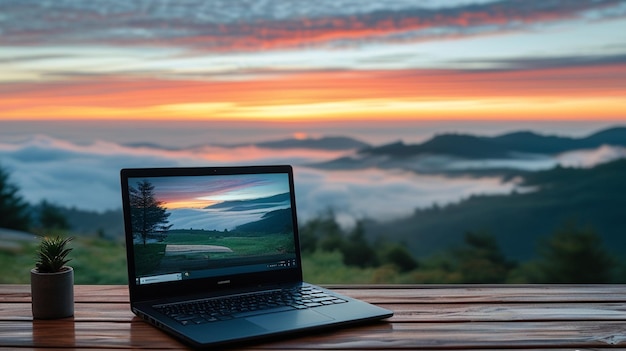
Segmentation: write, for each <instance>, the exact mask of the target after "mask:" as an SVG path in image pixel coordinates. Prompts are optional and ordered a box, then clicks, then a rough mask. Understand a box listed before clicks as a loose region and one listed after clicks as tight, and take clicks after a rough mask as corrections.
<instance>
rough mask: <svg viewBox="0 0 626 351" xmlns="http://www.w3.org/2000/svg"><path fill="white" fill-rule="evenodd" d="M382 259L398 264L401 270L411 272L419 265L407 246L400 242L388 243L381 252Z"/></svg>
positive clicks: (385, 261)
mask: <svg viewBox="0 0 626 351" xmlns="http://www.w3.org/2000/svg"><path fill="white" fill-rule="evenodd" d="M381 261H382V262H383V263H388V264H392V265H394V266H396V267H397V268H398V269H399V270H400V272H410V271H412V270H414V269H416V268H417V267H418V266H419V264H418V262H417V260H415V258H414V257H413V255H411V253H410V252H409V250H408V249H407V248H406V246H403V245H400V244H391V245H387V247H386V248H385V249H384V250H383V252H382V254H381Z"/></svg>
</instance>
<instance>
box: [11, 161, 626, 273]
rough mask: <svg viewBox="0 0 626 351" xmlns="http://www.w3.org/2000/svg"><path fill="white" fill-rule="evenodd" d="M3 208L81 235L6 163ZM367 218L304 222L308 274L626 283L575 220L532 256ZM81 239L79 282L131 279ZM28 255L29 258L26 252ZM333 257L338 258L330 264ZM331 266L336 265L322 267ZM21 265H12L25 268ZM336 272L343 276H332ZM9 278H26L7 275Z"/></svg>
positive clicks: (490, 241) (17, 223)
mask: <svg viewBox="0 0 626 351" xmlns="http://www.w3.org/2000/svg"><path fill="white" fill-rule="evenodd" d="M0 213H2V216H0V228H9V229H16V230H23V231H30V232H34V233H38V232H44V231H46V232H49V231H63V232H66V233H67V232H69V233H71V234H72V235H73V234H76V231H75V229H72V228H70V227H71V225H70V223H69V222H68V220H67V218H66V216H64V214H63V212H62V209H61V208H59V207H57V206H54V205H52V204H50V203H48V202H46V201H42V202H41V203H40V204H38V205H30V204H28V203H27V202H26V201H25V200H23V198H22V197H21V196H20V195H19V189H18V188H17V187H16V186H15V185H14V184H12V183H11V182H10V181H9V178H8V173H7V172H5V171H4V170H3V169H2V168H1V167H0ZM365 224H367V223H366V222H365V221H361V222H358V223H357V224H356V226H355V227H354V228H351V229H344V228H342V227H341V226H340V225H339V224H338V223H337V221H336V220H335V216H334V213H332V212H331V211H329V212H327V213H325V214H321V215H320V216H318V217H317V218H314V219H312V220H309V221H307V222H305V223H302V224H301V226H300V246H301V248H302V252H303V255H302V256H303V260H304V261H306V262H307V264H308V265H310V266H314V267H321V268H322V269H321V271H320V272H321V273H319V274H318V275H314V276H309V277H307V280H311V281H313V282H319V283H341V282H342V281H341V279H342V278H341V277H346V276H348V275H352V276H355V277H358V279H359V281H358V282H361V283H417V284H421V283H433V284H462V283H474V284H482V283H486V284H506V283H626V266H625V263H624V261H623V259H621V258H620V256H618V254H617V253H616V250H608V249H607V247H606V246H605V243H604V242H603V239H602V236H600V235H599V234H598V231H596V229H594V228H592V227H587V226H581V225H579V224H578V223H576V222H571V221H570V222H564V223H563V224H562V225H561V226H560V227H558V228H557V229H555V230H554V231H553V232H552V233H550V234H549V235H544V236H542V237H541V238H539V239H536V240H535V239H532V238H530V237H526V238H525V240H528V241H531V242H532V243H531V246H534V248H535V249H534V255H532V257H533V258H532V259H529V260H515V259H511V258H510V256H507V255H506V254H505V253H504V251H503V250H502V247H501V246H500V244H499V243H498V241H497V240H496V237H495V236H494V235H493V234H492V233H490V232H488V231H484V230H476V229H472V228H471V226H469V225H468V228H466V229H463V230H462V232H461V233H460V234H459V235H460V237H461V239H460V240H457V241H455V242H452V243H449V244H448V245H447V246H446V247H445V248H443V249H440V250H437V251H433V252H429V253H428V254H426V255H420V256H419V257H416V256H415V255H414V254H412V251H410V250H409V244H412V245H420V242H419V240H414V241H413V242H410V243H408V242H403V241H399V240H397V239H396V238H390V237H385V236H383V235H381V234H379V235H378V236H375V237H372V236H366V234H365V230H364V228H365ZM381 233H384V232H381ZM80 239H81V240H77V242H75V244H76V245H79V246H80V250H75V251H74V253H75V256H77V257H75V260H74V261H73V264H74V265H75V266H76V268H79V269H78V271H81V275H80V276H79V277H77V281H79V282H81V283H89V284H100V283H107V284H113V283H118V284H122V283H125V281H124V279H125V277H124V275H123V274H122V273H123V272H124V267H123V262H124V259H123V257H124V249H123V245H119V243H118V242H117V243H116V242H115V241H110V240H108V239H107V240H101V239H98V238H97V237H96V238H94V239H86V238H82V237H81V238H80ZM31 249H32V248H29V249H28V250H26V251H21V250H14V249H11V250H9V251H7V250H4V251H3V250H0V263H2V265H3V266H4V267H5V268H6V267H14V265H17V264H18V263H19V264H21V265H23V266H24V267H23V268H22V271H27V270H26V269H27V268H28V267H30V265H32V262H31V261H32V260H31V258H30V255H31V254H30V250H31ZM24 255H26V256H29V257H22V256H24ZM81 256H83V257H81ZM329 260H337V262H334V261H333V262H330V263H329ZM22 261H23V263H22ZM327 265H328V267H331V268H328V269H326V270H324V268H325V267H326V266H327ZM15 267H16V268H15V269H9V271H15V272H19V271H20V270H19V268H18V267H17V266H15ZM111 267H115V268H114V269H111ZM80 268H82V269H80ZM305 269H306V266H305ZM331 270H332V271H333V272H332V275H331V272H330V271H331ZM120 272H122V273H120ZM5 273H7V274H8V273H10V272H5ZM342 273H343V274H342ZM24 276H26V275H24ZM331 276H334V277H338V278H334V279H335V280H333V278H331ZM4 281H5V282H22V281H21V280H19V279H17V278H16V280H11V279H9V278H6V277H5V278H4Z"/></svg>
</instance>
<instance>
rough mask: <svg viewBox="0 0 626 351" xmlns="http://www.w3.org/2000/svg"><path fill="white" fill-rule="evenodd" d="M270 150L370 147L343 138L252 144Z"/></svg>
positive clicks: (286, 140)
mask: <svg viewBox="0 0 626 351" xmlns="http://www.w3.org/2000/svg"><path fill="white" fill-rule="evenodd" d="M252 145H254V146H258V147H263V148H268V149H314V150H357V149H363V148H367V147H370V145H369V144H367V143H364V142H362V141H359V140H356V139H353V138H349V137H342V136H334V137H323V138H307V139H284V140H276V141H266V142H260V143H255V144H252Z"/></svg>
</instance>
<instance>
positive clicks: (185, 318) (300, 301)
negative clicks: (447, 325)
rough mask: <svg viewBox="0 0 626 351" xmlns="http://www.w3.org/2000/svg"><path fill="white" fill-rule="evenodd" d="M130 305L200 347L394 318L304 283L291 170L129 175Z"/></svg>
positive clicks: (125, 199) (125, 184)
mask: <svg viewBox="0 0 626 351" xmlns="http://www.w3.org/2000/svg"><path fill="white" fill-rule="evenodd" d="M120 175H121V190H122V204H123V211H124V225H125V232H126V250H127V259H128V282H129V292H130V305H131V310H132V312H133V313H134V314H136V315H137V316H139V317H141V318H142V319H143V320H145V321H147V322H148V323H150V324H152V325H154V326H156V327H158V328H160V329H162V330H164V331H166V332H167V333H170V334H172V335H174V336H175V337H177V338H179V339H181V340H182V341H184V342H186V343H188V344H190V345H192V346H194V347H208V346H217V345H220V346H223V345H229V344H233V343H242V342H249V341H255V340H257V339H262V338H269V337H277V336H282V335H286V334H291V333H298V332H304V331H310V330H314V329H322V328H329V327H337V326H343V325H349V324H356V323H363V322H369V321H375V320H380V319H383V318H387V317H390V316H392V314H393V312H392V311H390V310H387V309H384V308H381V307H378V306H375V305H372V304H369V303H366V302H364V301H360V300H357V299H353V298H350V297H348V296H343V295H340V294H337V293H335V292H332V291H330V290H328V289H325V288H322V287H319V286H316V285H312V284H308V283H306V282H303V280H302V260H301V254H300V246H299V238H298V225H297V215H296V202H295V194H294V177H293V169H292V167H291V166H288V165H275V166H241V167H192V168H133V169H122V170H121V172H120Z"/></svg>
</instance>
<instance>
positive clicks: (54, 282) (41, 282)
mask: <svg viewBox="0 0 626 351" xmlns="http://www.w3.org/2000/svg"><path fill="white" fill-rule="evenodd" d="M30 291H31V295H32V309H33V318H35V319H58V318H65V317H71V316H73V315H74V269H73V268H72V267H67V266H66V267H63V269H62V270H61V271H60V272H58V273H39V272H38V271H37V268H33V269H31V270H30Z"/></svg>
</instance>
